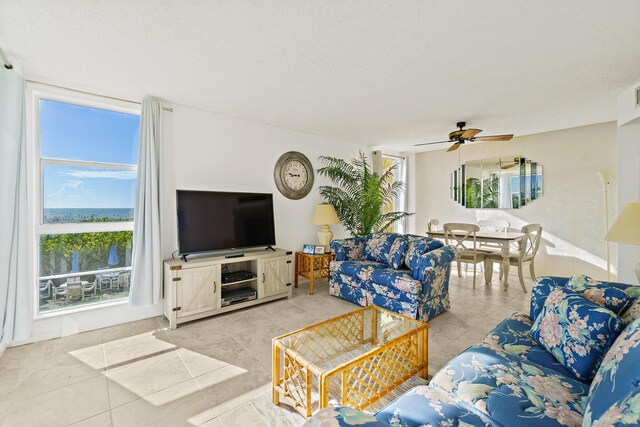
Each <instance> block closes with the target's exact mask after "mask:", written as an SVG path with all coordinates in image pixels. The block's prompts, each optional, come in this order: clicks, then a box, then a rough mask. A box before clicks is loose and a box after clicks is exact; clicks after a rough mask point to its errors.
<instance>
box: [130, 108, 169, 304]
mask: <svg viewBox="0 0 640 427" xmlns="http://www.w3.org/2000/svg"><path fill="white" fill-rule="evenodd" d="M161 165H162V105H161V104H160V102H158V101H155V100H151V99H145V100H144V101H142V111H141V113H140V141H139V145H138V184H137V191H136V207H135V216H134V227H133V255H132V258H133V259H132V271H131V288H130V289H131V291H130V295H129V298H130V299H129V301H130V304H131V305H132V306H142V305H150V304H157V303H159V302H160V296H161V287H162V252H161V245H160V192H161V188H160V187H161V185H160V167H161Z"/></svg>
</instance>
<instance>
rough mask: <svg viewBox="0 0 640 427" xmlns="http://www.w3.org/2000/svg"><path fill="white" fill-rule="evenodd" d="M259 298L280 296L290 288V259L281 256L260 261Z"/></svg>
mask: <svg viewBox="0 0 640 427" xmlns="http://www.w3.org/2000/svg"><path fill="white" fill-rule="evenodd" d="M260 270H261V274H260V277H259V280H260V288H261V290H262V295H260V298H266V297H270V296H272V295H277V294H282V293H284V292H288V291H289V289H288V288H289V287H290V286H291V274H290V273H291V272H290V270H291V257H290V256H282V257H275V258H267V259H263V260H261V261H260Z"/></svg>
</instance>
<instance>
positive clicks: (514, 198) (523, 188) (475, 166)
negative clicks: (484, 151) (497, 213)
mask: <svg viewBox="0 0 640 427" xmlns="http://www.w3.org/2000/svg"><path fill="white" fill-rule="evenodd" d="M450 189H451V198H452V199H453V200H455V201H457V202H458V203H460V204H461V205H462V206H465V207H467V208H472V209H519V208H521V207H523V206H526V205H527V204H529V203H531V202H533V201H534V200H536V199H539V198H540V197H542V165H539V164H538V163H537V162H532V161H531V160H528V159H525V158H524V157H515V158H513V157H511V158H504V157H502V158H494V159H484V160H474V161H471V162H467V163H465V164H462V165H460V168H459V169H458V170H456V171H454V172H453V173H452V174H451V188H450Z"/></svg>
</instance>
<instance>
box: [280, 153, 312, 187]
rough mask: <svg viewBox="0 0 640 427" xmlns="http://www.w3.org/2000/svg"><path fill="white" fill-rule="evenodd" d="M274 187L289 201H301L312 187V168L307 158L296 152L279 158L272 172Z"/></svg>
mask: <svg viewBox="0 0 640 427" xmlns="http://www.w3.org/2000/svg"><path fill="white" fill-rule="evenodd" d="M274 178H275V181H276V186H277V187H278V190H280V192H281V193H282V194H283V195H284V196H286V197H288V198H289V199H301V198H303V197H304V196H306V195H307V194H309V192H310V191H311V188H312V187H313V168H312V166H311V162H310V161H309V159H307V157H306V156H305V155H304V154H302V153H298V152H296V151H290V152H288V153H285V154H283V155H282V156H280V158H279V159H278V161H277V162H276V167H275V170H274Z"/></svg>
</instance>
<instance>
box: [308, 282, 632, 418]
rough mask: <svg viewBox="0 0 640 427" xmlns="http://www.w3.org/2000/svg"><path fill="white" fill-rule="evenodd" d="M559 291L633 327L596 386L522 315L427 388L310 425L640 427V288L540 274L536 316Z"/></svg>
mask: <svg viewBox="0 0 640 427" xmlns="http://www.w3.org/2000/svg"><path fill="white" fill-rule="evenodd" d="M587 279H588V278H587ZM603 283H604V284H603ZM617 290H620V291H622V294H621V293H618V292H617ZM560 293H565V294H570V295H575V294H580V295H583V296H585V298H587V297H588V298H589V299H590V300H593V299H595V300H597V301H598V303H599V304H598V306H599V308H598V310H599V312H603V310H605V309H606V311H607V312H609V313H611V315H612V316H618V318H619V319H622V321H624V322H625V324H627V326H626V328H625V329H624V330H623V331H622V332H621V333H620V334H619V335H618V336H617V338H616V339H615V341H614V342H613V344H612V345H611V347H610V348H609V350H608V351H607V353H606V354H605V355H604V357H603V358H602V360H601V363H599V364H598V368H597V371H596V373H595V377H594V378H593V380H592V381H587V380H584V379H579V378H577V377H576V375H575V374H574V373H573V372H572V371H571V370H569V369H567V368H566V367H565V366H563V364H561V363H559V361H558V359H557V358H556V357H554V356H553V355H552V354H551V353H550V352H549V351H547V350H546V349H545V348H544V347H543V346H541V344H540V343H539V342H537V341H536V340H535V339H533V337H532V335H531V333H530V331H531V328H532V326H533V325H534V324H535V321H536V319H537V318H536V317H533V316H529V315H527V314H524V313H516V314H514V315H512V316H510V317H508V318H507V319H505V320H504V321H503V322H502V323H500V324H499V325H498V326H497V327H496V328H495V329H494V330H493V331H492V332H490V333H489V334H488V335H487V336H486V337H485V338H484V340H483V342H482V343H480V344H478V345H474V346H472V347H470V348H468V349H467V350H465V351H464V352H463V353H462V354H460V355H458V356H457V357H455V358H454V359H453V360H452V361H450V362H449V363H448V364H447V365H446V366H445V367H444V368H442V369H441V370H440V372H438V373H437V374H436V375H435V376H434V377H433V379H432V380H431V382H430V383H429V385H428V386H420V387H416V388H414V389H412V390H410V391H408V392H407V393H405V394H403V395H402V396H400V397H399V398H398V399H396V400H395V401H393V402H391V403H390V404H389V405H388V406H386V407H385V408H383V409H382V410H380V411H379V412H377V413H376V414H375V415H372V414H368V413H364V412H360V411H356V410H354V409H351V408H342V407H337V408H327V409H323V410H320V411H319V412H318V413H317V414H316V415H314V417H312V418H311V419H310V420H309V421H308V423H307V426H314V427H316V426H317V427H320V426H326V427H329V426H331V427H339V426H342V427H346V426H354V425H357V426H360V427H373V426H392V427H418V426H434V427H435V426H500V427H502V426H519V427H524V426H532V427H533V426H568V427H580V426H582V427H596V426H598V427H604V426H609V427H630V426H638V425H640V368H639V367H640V310H639V309H638V307H639V306H640V301H639V300H638V296H639V295H640V287H637V286H629V285H625V284H620V283H615V284H611V283H607V282H596V281H594V280H592V279H588V280H585V279H584V278H581V277H579V276H578V277H576V276H574V278H571V279H569V278H560V277H540V278H538V279H537V283H536V286H535V287H534V292H533V295H532V302H531V311H532V312H531V314H534V315H537V316H540V313H541V310H542V307H543V306H547V307H548V306H553V305H554V304H555V303H556V302H557V301H558V298H559V297H560ZM623 294H624V295H626V296H627V297H625V296H624V295H623ZM547 299H549V301H547ZM534 300H535V301H534ZM569 300H571V298H569ZM623 300H624V301H623ZM607 307H612V308H607ZM615 310H617V311H615ZM540 317H542V316H540ZM587 322H588V320H587ZM599 327H600V326H599V325H596V326H595V327H594V328H595V329H596V330H597V329H598V328H599Z"/></svg>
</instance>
